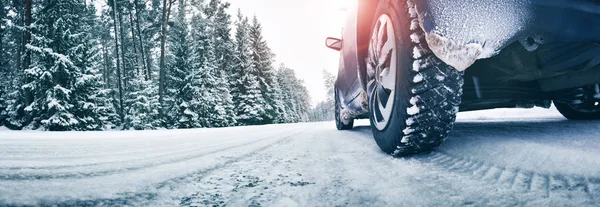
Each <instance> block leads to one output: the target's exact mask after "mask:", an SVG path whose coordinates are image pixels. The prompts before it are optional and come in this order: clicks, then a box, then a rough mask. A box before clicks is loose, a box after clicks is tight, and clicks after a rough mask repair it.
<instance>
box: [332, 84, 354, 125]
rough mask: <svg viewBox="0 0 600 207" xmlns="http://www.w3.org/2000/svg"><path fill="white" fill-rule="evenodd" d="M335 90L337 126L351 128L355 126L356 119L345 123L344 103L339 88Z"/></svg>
mask: <svg viewBox="0 0 600 207" xmlns="http://www.w3.org/2000/svg"><path fill="white" fill-rule="evenodd" d="M334 91H335V127H336V128H337V129H338V130H350V129H352V127H353V126H354V119H352V120H350V121H348V124H344V122H343V121H342V113H341V112H342V104H341V102H340V96H339V95H338V92H337V88H336V89H334Z"/></svg>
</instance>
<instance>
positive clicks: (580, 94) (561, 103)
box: [554, 85, 600, 120]
mask: <svg viewBox="0 0 600 207" xmlns="http://www.w3.org/2000/svg"><path fill="white" fill-rule="evenodd" d="M598 94H600V85H593V86H587V87H583V88H578V89H575V90H572V91H571V98H568V99H567V100H557V101H554V105H555V106H556V109H558V111H559V112H560V113H561V114H562V115H563V116H564V117H565V118H567V119H570V120H596V119H600V96H599V95H598Z"/></svg>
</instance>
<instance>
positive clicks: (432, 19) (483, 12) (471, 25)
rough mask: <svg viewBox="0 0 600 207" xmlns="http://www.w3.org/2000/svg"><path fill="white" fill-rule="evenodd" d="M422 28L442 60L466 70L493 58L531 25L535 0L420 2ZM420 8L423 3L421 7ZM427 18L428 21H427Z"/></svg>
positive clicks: (445, 0)
mask: <svg viewBox="0 0 600 207" xmlns="http://www.w3.org/2000/svg"><path fill="white" fill-rule="evenodd" d="M418 3H419V5H418V6H423V8H427V10H426V11H419V12H420V15H419V17H420V20H421V28H423V29H424V30H425V32H426V39H427V41H428V42H427V43H428V44H429V47H430V48H431V50H432V51H433V53H435V54H436V56H438V57H439V58H440V59H441V60H443V61H444V62H446V63H447V64H448V65H451V66H453V67H454V68H456V69H458V70H461V71H462V70H465V69H466V68H468V67H469V66H471V65H472V64H473V63H474V62H475V60H478V59H484V58H489V57H491V56H493V55H495V54H497V53H498V52H499V50H500V49H502V48H503V47H504V46H505V45H506V44H507V43H509V42H511V41H512V40H513V39H514V38H515V36H517V35H520V34H519V32H521V31H522V30H523V28H526V27H527V24H528V22H529V20H530V19H531V16H532V15H531V14H530V12H531V11H532V9H530V8H531V6H532V4H533V3H532V1H528V0H497V1H486V2H485V3H481V2H479V1H473V0H428V1H422V2H418ZM417 9H419V7H417ZM424 21H425V22H426V23H424Z"/></svg>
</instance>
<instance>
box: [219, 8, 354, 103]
mask: <svg viewBox="0 0 600 207" xmlns="http://www.w3.org/2000/svg"><path fill="white" fill-rule="evenodd" d="M226 1H227V2H230V3H231V9H230V12H231V14H232V18H233V19H234V20H235V19H236V18H237V16H236V13H237V10H238V8H239V9H241V11H242V13H243V14H244V15H246V16H249V17H250V18H251V17H252V16H254V15H256V17H257V18H258V20H259V21H260V23H261V24H262V26H263V36H264V37H265V39H266V40H267V42H268V44H269V47H270V48H271V50H273V52H274V53H275V55H276V61H277V63H276V66H277V67H279V64H280V63H284V64H285V65H286V66H287V67H289V68H292V69H294V70H295V72H296V75H297V76H298V78H300V79H303V80H304V81H305V85H306V87H307V88H308V90H309V92H310V95H311V98H312V103H313V104H316V103H318V102H320V101H323V100H325V99H326V95H325V87H324V86H323V82H324V80H323V78H322V77H323V75H322V74H323V73H322V70H324V69H325V70H328V71H330V72H331V73H332V74H334V75H336V74H337V70H338V63H339V55H340V53H339V52H337V51H334V50H331V49H328V48H326V47H325V38H327V37H337V38H340V37H341V31H342V25H343V21H344V19H345V12H343V8H345V4H347V2H349V1H350V0H226Z"/></svg>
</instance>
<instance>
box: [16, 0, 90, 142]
mask: <svg viewBox="0 0 600 207" xmlns="http://www.w3.org/2000/svg"><path fill="white" fill-rule="evenodd" d="M40 5H41V8H39V11H37V12H35V18H34V19H36V20H37V21H36V23H35V24H34V25H32V27H31V28H29V31H31V34H32V37H33V38H32V39H31V43H30V44H27V45H26V47H27V50H28V51H29V52H31V54H32V55H31V65H30V67H28V68H26V70H25V71H24V76H25V78H24V85H23V86H22V87H21V88H20V90H19V91H18V92H17V93H15V95H14V98H15V99H16V100H15V101H14V102H13V103H12V104H11V105H10V106H9V108H8V110H9V113H8V115H9V117H8V119H9V121H10V123H11V125H12V126H13V127H17V128H20V127H28V128H33V129H47V130H52V131H64V130H75V129H81V128H80V126H81V119H80V118H79V117H78V116H77V115H76V114H74V113H76V112H77V110H78V108H77V107H80V106H79V104H80V103H81V102H80V101H82V100H81V99H80V97H88V96H91V95H93V94H91V93H96V92H97V91H94V90H87V89H86V90H82V89H81V88H78V87H79V86H78V84H79V83H80V82H82V81H83V79H87V78H88V77H89V76H87V75H89V74H87V75H86V74H84V73H83V72H82V71H86V70H87V72H89V73H92V72H93V71H94V70H88V69H86V68H85V67H92V66H91V63H90V62H89V61H90V60H87V59H84V58H82V53H81V52H80V51H90V50H92V48H90V46H91V45H92V44H91V43H89V42H88V41H90V40H89V39H86V34H87V33H89V31H86V29H89V28H88V27H86V23H85V21H81V19H82V17H85V16H86V12H85V9H86V7H85V4H84V2H82V1H77V0H65V1H44V2H42V3H40ZM91 56H93V55H91ZM82 67H83V68H82ZM84 82H85V81H84ZM84 85H85V84H84ZM92 85H95V84H92ZM80 90H82V91H84V92H80V93H79V94H74V91H80ZM89 91H93V92H90V93H87V92H89ZM84 102H85V101H84ZM86 116H94V117H95V116H96V115H91V114H88V115H86ZM95 118H98V117H95Z"/></svg>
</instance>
